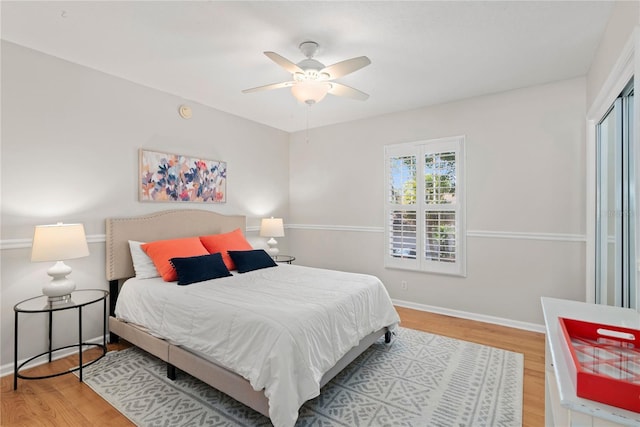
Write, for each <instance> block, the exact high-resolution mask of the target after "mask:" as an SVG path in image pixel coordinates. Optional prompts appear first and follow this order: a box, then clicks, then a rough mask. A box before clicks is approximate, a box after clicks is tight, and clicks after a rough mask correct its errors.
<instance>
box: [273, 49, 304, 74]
mask: <svg viewBox="0 0 640 427" xmlns="http://www.w3.org/2000/svg"><path fill="white" fill-rule="evenodd" d="M264 54H265V55H267V57H269V59H271V60H272V61H273V62H275V63H276V64H278V65H279V66H281V67H282V68H284V69H285V70H287V71H288V72H290V73H291V74H295V73H304V70H303V69H302V68H300V67H298V66H297V65H296V64H294V63H293V62H291V61H289V60H288V59H287V58H285V57H284V56H281V55H278V54H277V53H275V52H265V53H264Z"/></svg>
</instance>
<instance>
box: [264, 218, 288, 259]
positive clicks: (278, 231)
mask: <svg viewBox="0 0 640 427" xmlns="http://www.w3.org/2000/svg"><path fill="white" fill-rule="evenodd" d="M260 235H261V236H263V237H269V238H270V239H269V240H267V245H269V249H267V253H268V254H269V255H271V257H272V258H275V257H276V256H277V255H278V253H279V252H280V250H279V249H278V248H277V245H278V241H277V240H276V239H274V237H282V236H284V225H283V223H282V218H274V217H271V218H263V219H262V222H261V223H260Z"/></svg>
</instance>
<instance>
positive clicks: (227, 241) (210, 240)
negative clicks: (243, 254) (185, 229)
mask: <svg viewBox="0 0 640 427" xmlns="http://www.w3.org/2000/svg"><path fill="white" fill-rule="evenodd" d="M200 241H201V242H202V244H203V245H204V247H205V248H207V250H208V251H209V253H211V254H214V253H216V252H220V254H222V260H223V261H224V265H226V266H227V268H228V269H229V270H235V269H236V265H235V264H234V263H233V260H232V259H231V257H230V256H229V254H228V252H227V251H250V250H252V249H253V246H251V244H250V243H249V242H247V239H245V238H244V235H243V234H242V230H240V229H239V228H236V229H235V230H233V231H231V232H229V233H222V234H212V235H210V236H200Z"/></svg>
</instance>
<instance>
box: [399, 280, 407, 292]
mask: <svg viewBox="0 0 640 427" xmlns="http://www.w3.org/2000/svg"><path fill="white" fill-rule="evenodd" d="M400 287H401V288H402V290H403V291H406V290H408V289H409V285H407V281H406V280H403V281H402V282H400Z"/></svg>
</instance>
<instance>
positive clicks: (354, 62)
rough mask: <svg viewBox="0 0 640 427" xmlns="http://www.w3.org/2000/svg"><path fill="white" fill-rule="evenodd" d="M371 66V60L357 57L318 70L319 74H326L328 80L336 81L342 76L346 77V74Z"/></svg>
mask: <svg viewBox="0 0 640 427" xmlns="http://www.w3.org/2000/svg"><path fill="white" fill-rule="evenodd" d="M369 64H371V60H370V59H369V58H367V57H366V56H359V57H357V58H351V59H347V60H345V61H340V62H336V63H335V64H333V65H329V66H328V67H325V68H324V69H323V70H320V73H321V74H328V75H329V79H330V80H333V79H337V78H339V77H342V76H346V75H347V74H350V73H353V72H354V71H358V70H359V69H360V68H363V67H366V66H367V65H369Z"/></svg>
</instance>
